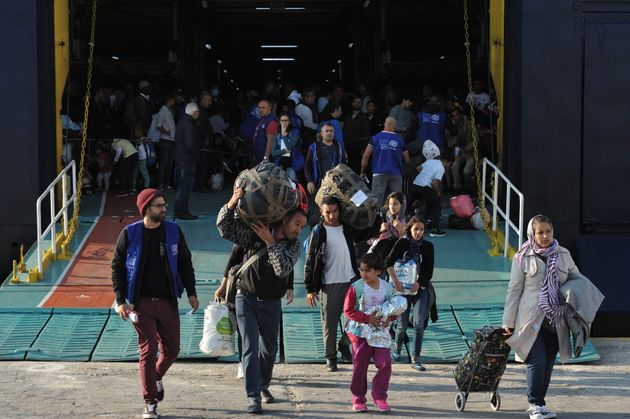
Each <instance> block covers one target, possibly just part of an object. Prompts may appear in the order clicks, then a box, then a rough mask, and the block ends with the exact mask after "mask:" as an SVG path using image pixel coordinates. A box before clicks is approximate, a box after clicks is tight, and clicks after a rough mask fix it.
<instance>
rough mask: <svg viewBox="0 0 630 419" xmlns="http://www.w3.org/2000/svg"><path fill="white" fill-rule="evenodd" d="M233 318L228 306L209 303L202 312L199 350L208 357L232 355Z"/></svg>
mask: <svg viewBox="0 0 630 419" xmlns="http://www.w3.org/2000/svg"><path fill="white" fill-rule="evenodd" d="M235 330H236V328H235V326H234V318H233V316H232V315H231V314H230V310H229V309H228V306H227V305H225V304H222V303H210V304H208V307H206V308H205V310H204V311H203V337H202V338H201V342H199V350H201V352H203V353H204V354H207V355H210V356H217V357H218V356H230V355H234V353H235V351H234V332H235Z"/></svg>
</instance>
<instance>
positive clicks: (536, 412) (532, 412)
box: [526, 404, 556, 419]
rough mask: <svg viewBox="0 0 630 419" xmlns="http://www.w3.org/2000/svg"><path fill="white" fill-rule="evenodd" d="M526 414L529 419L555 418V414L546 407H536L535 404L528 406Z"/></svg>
mask: <svg viewBox="0 0 630 419" xmlns="http://www.w3.org/2000/svg"><path fill="white" fill-rule="evenodd" d="M526 413H529V419H552V418H555V417H556V414H555V413H553V412H552V411H551V410H549V409H547V407H546V406H537V405H535V404H532V405H529V409H527V412H526Z"/></svg>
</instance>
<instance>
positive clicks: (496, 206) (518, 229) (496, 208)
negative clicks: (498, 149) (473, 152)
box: [481, 158, 525, 257]
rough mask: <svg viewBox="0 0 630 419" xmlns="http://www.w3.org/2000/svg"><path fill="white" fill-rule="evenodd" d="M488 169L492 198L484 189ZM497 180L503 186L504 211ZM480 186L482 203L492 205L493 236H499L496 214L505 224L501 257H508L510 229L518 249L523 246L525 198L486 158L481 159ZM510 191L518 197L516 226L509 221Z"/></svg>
mask: <svg viewBox="0 0 630 419" xmlns="http://www.w3.org/2000/svg"><path fill="white" fill-rule="evenodd" d="M488 168H490V170H493V171H494V173H493V174H492V176H493V182H492V184H493V188H492V196H490V195H489V194H488V193H487V192H486V189H485V185H486V180H487V177H488V173H487V172H488ZM499 180H502V181H503V183H504V184H505V209H503V208H501V206H500V203H499ZM481 184H482V185H484V188H483V198H484V203H485V200H486V199H487V200H488V201H489V202H490V203H491V204H492V232H493V233H494V234H501V233H500V232H499V230H498V224H499V221H498V217H497V214H498V215H500V216H501V217H502V218H503V221H504V222H505V234H504V237H503V256H506V257H507V256H508V253H509V251H508V249H509V247H510V229H512V230H514V232H515V233H516V234H517V235H518V247H519V248H520V247H521V245H522V244H523V212H524V208H525V197H524V196H523V194H522V193H521V191H519V190H518V189H516V187H515V186H514V184H512V182H510V180H509V179H508V178H507V176H505V174H503V172H501V170H499V168H498V167H497V166H495V165H494V164H492V162H490V160H488V159H487V158H484V159H483V174H482V183H481ZM512 191H514V192H515V193H516V195H518V226H517V225H516V224H514V223H513V222H512V219H511V216H510V214H511V198H512Z"/></svg>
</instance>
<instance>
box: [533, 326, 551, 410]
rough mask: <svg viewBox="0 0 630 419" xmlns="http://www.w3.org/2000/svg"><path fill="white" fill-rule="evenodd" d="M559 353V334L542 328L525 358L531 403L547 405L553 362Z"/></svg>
mask: <svg viewBox="0 0 630 419" xmlns="http://www.w3.org/2000/svg"><path fill="white" fill-rule="evenodd" d="M557 354H558V335H556V334H555V333H553V332H551V331H549V330H547V329H542V328H541V329H540V332H538V336H537V337H536V340H535V341H534V346H532V349H531V350H530V351H529V355H528V356H527V359H526V360H525V365H526V366H527V400H528V401H529V403H530V404H536V405H538V406H545V395H546V394H547V389H548V388H549V381H550V380H551V372H552V371H553V364H554V363H555V362H556V355H557Z"/></svg>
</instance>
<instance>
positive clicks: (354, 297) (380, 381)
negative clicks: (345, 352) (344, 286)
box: [344, 253, 396, 412]
mask: <svg viewBox="0 0 630 419" xmlns="http://www.w3.org/2000/svg"><path fill="white" fill-rule="evenodd" d="M383 269H384V267H383V260H382V259H381V257H380V256H379V255H378V254H376V253H367V254H365V255H364V256H363V257H362V258H361V259H360V261H359V273H360V275H361V279H359V280H358V281H356V282H354V283H353V284H352V286H351V287H350V288H349V289H348V293H347V294H346V299H345V302H344V313H345V315H346V318H347V319H348V323H347V324H346V332H348V336H349V338H350V341H351V342H352V364H353V368H352V383H351V384H350V391H351V392H352V410H354V411H355V412H365V411H367V410H368V409H367V406H366V402H367V399H366V397H365V395H366V394H367V370H368V367H369V365H370V360H372V359H373V360H374V364H375V365H376V369H377V372H376V375H375V376H374V379H372V399H373V400H374V405H375V406H376V408H377V409H378V410H380V411H381V412H387V411H389V410H390V407H389V404H388V403H387V389H388V387H389V379H390V377H391V375H392V358H391V354H390V350H389V348H376V347H372V346H370V345H369V344H368V342H367V340H366V339H365V338H363V337H362V335H363V333H362V332H363V329H364V327H363V326H364V325H365V324H369V325H371V326H378V327H388V326H389V323H390V322H391V321H392V320H393V319H395V318H396V317H395V316H394V317H393V318H386V319H382V318H379V317H377V316H375V315H374V314H371V315H368V314H366V313H369V312H370V310H371V309H372V308H373V307H375V306H377V305H380V304H382V303H384V302H385V301H388V300H390V299H391V297H392V295H393V291H394V290H393V288H392V286H391V285H390V284H389V283H388V282H386V281H383V280H382V279H380V278H379V277H378V276H379V275H380V274H381V273H382V272H383Z"/></svg>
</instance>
